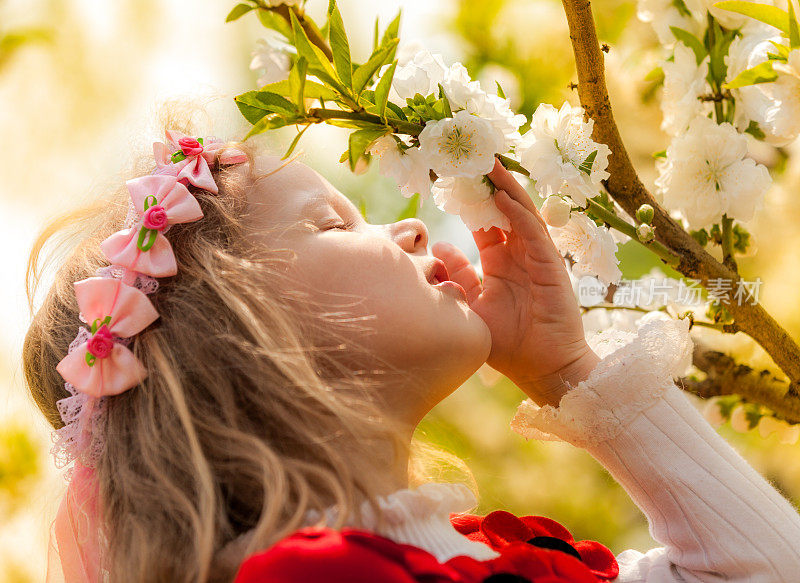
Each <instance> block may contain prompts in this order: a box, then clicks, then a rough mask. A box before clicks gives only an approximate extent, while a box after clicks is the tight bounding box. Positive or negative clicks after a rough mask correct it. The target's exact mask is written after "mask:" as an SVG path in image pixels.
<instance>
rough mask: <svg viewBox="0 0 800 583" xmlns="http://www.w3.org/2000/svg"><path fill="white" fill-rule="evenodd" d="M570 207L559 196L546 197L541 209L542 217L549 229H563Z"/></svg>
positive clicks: (567, 219)
mask: <svg viewBox="0 0 800 583" xmlns="http://www.w3.org/2000/svg"><path fill="white" fill-rule="evenodd" d="M571 208H572V206H571V205H570V204H569V203H568V202H567V201H566V200H564V199H563V198H561V197H560V196H548V197H547V198H546V199H545V201H544V204H543V205H542V208H541V213H542V217H543V218H544V222H546V223H547V224H548V225H550V226H551V227H559V228H560V227H563V226H565V225H566V224H567V222H568V221H569V213H570V209H571Z"/></svg>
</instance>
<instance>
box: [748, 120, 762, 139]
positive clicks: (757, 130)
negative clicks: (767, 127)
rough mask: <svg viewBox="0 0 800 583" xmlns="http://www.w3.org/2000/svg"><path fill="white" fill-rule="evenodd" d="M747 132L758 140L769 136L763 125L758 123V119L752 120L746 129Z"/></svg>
mask: <svg viewBox="0 0 800 583" xmlns="http://www.w3.org/2000/svg"><path fill="white" fill-rule="evenodd" d="M744 131H745V133H746V134H750V135H751V136H753V137H754V138H756V139H758V140H763V139H764V138H766V137H767V135H766V134H765V133H764V131H763V130H762V129H761V127H760V126H759V125H758V122H757V121H753V120H750V125H748V126H747V129H746V130H744Z"/></svg>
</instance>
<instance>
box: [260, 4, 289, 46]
mask: <svg viewBox="0 0 800 583" xmlns="http://www.w3.org/2000/svg"><path fill="white" fill-rule="evenodd" d="M256 14H257V16H258V20H260V21H261V24H262V25H263V26H264V28H269V29H271V30H276V31H278V32H279V33H281V34H282V35H283V36H285V37H286V38H287V39H291V38H292V37H293V36H294V33H293V32H292V25H291V24H290V23H288V22H286V19H285V18H282V17H281V16H279V15H278V14H277V13H275V12H273V11H272V10H266V9H264V8H259V9H258V12H256Z"/></svg>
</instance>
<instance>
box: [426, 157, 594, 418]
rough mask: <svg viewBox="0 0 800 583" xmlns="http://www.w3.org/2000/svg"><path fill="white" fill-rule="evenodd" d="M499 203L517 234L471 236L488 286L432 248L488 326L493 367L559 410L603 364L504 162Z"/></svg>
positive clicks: (557, 258) (544, 234)
mask: <svg viewBox="0 0 800 583" xmlns="http://www.w3.org/2000/svg"><path fill="white" fill-rule="evenodd" d="M489 178H490V179H491V180H492V182H493V183H494V184H495V186H496V187H497V191H496V193H495V203H496V204H497V207H498V208H499V209H500V211H501V212H502V213H503V214H504V215H505V216H506V217H508V219H509V221H510V223H511V229H512V230H511V231H510V232H506V231H504V230H502V229H499V228H497V227H492V228H491V229H490V230H489V231H488V232H487V231H483V230H478V231H474V232H473V233H472V236H473V238H474V239H475V243H476V244H477V246H478V251H479V252H480V260H481V266H482V267H483V283H481V280H480V278H479V277H478V274H477V272H476V271H475V268H473V267H472V265H471V264H470V263H469V260H468V259H467V257H466V255H465V254H464V253H463V252H462V251H461V250H460V249H458V248H457V247H455V246H454V245H452V244H450V243H446V242H437V243H436V244H434V245H433V247H432V248H431V252H432V253H433V255H434V256H436V257H438V258H439V259H441V260H442V261H444V263H445V265H446V266H447V270H448V272H449V274H450V278H451V279H452V280H453V281H455V282H456V283H458V284H460V285H461V286H462V287H463V288H464V290H465V291H466V292H467V301H468V303H469V305H470V307H471V308H472V309H473V310H474V311H475V312H477V314H478V315H479V316H481V318H483V320H484V321H485V322H486V324H487V325H488V326H489V330H490V332H491V334H492V350H491V353H490V355H489V358H488V359H487V361H486V362H487V364H489V366H491V367H492V368H494V369H496V370H498V371H500V372H501V373H503V374H504V375H506V376H507V377H508V378H509V379H511V380H512V381H513V382H514V383H515V384H516V385H517V386H519V387H520V388H521V389H522V390H523V391H525V393H526V394H527V395H528V396H529V397H530V398H531V399H533V400H534V401H536V402H537V403H538V404H540V405H542V404H544V403H551V404H553V405H557V404H558V401H559V400H560V398H561V395H562V394H563V393H564V392H565V391H566V386H565V384H564V383H565V381H566V382H570V383H572V384H573V385H574V384H577V383H578V382H580V381H581V380H583V379H585V378H586V377H587V376H588V374H589V372H591V370H592V369H593V368H594V367H595V365H596V364H597V362H598V358H597V356H596V355H595V354H594V352H592V350H591V349H590V348H589V346H588V345H587V344H586V340H585V337H584V333H583V323H582V321H581V315H580V310H579V308H578V303H577V301H576V300H575V296H574V294H573V291H572V284H571V283H570V279H569V275H568V274H567V270H566V267H565V265H564V260H563V259H562V257H561V255H560V254H559V252H558V250H557V249H556V247H555V245H554V244H553V241H552V239H551V238H550V234H549V233H548V231H547V226H546V224H545V222H544V219H543V218H542V216H541V215H540V214H539V211H538V210H537V209H536V207H535V206H534V204H533V201H532V200H531V198H530V196H528V193H527V192H526V191H525V189H524V188H523V187H522V186H521V185H520V184H519V183H518V182H517V181H516V180H515V179H514V177H513V176H512V175H511V173H510V172H508V170H506V169H505V168H504V167H503V166H502V165H501V164H500V162H499V161H496V162H495V167H494V169H493V170H492V172H491V173H490V174H489Z"/></svg>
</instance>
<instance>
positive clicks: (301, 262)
mask: <svg viewBox="0 0 800 583" xmlns="http://www.w3.org/2000/svg"><path fill="white" fill-rule="evenodd" d="M331 239H333V237H331ZM320 242H321V241H319V240H318V241H317V243H320ZM325 243H326V244H324V245H323V244H315V245H314V246H313V248H312V247H309V248H307V249H305V250H304V252H303V253H302V254H300V255H299V256H298V265H297V266H298V272H299V273H301V278H302V280H303V282H304V283H306V284H307V285H308V289H309V292H310V293H311V294H312V296H313V298H314V299H315V300H317V301H319V302H321V303H323V304H325V305H329V306H340V307H341V309H346V310H347V312H348V313H349V314H351V315H352V316H353V317H360V316H367V317H373V316H374V320H367V321H364V322H359V324H360V325H362V326H364V327H367V326H368V327H370V328H371V329H372V332H371V333H370V334H369V335H368V336H365V334H364V332H357V335H358V338H357V340H360V341H361V340H366V342H367V343H368V344H369V346H370V348H371V350H372V351H373V352H374V353H376V354H377V355H379V356H380V357H381V358H382V359H385V360H388V361H389V362H392V363H393V364H396V365H399V366H404V367H405V366H411V365H423V364H425V363H426V361H427V360H429V359H431V358H434V359H439V358H441V357H443V356H446V355H447V354H450V353H455V355H456V356H457V358H456V360H458V359H466V360H469V361H470V362H471V361H472V360H475V358H476V357H477V359H478V360H479V361H481V362H482V360H481V359H484V360H485V358H486V356H487V354H488V347H489V343H490V340H489V333H488V328H487V327H486V324H485V323H484V322H483V320H481V318H480V317H479V316H478V315H477V314H476V313H475V312H473V311H472V310H470V309H469V308H468V307H467V305H466V303H465V302H463V301H459V300H457V299H456V298H455V297H453V296H452V295H450V294H449V293H447V292H442V291H440V290H439V289H436V288H434V287H433V286H431V285H430V284H429V283H427V282H426V281H425V280H424V278H423V277H422V275H421V274H420V273H419V272H418V271H417V269H418V268H417V267H416V265H415V264H414V262H413V261H414V260H413V259H412V258H411V257H410V256H408V255H407V254H406V253H405V252H404V251H403V250H402V249H401V248H400V247H398V246H397V245H396V244H394V243H393V242H391V241H386V242H384V241H382V240H380V239H378V240H376V239H375V238H372V237H363V238H362V237H359V236H357V235H356V236H347V237H346V238H345V237H341V238H339V239H338V240H336V241H330V240H329V241H325ZM345 306H346V307H345ZM484 353H487V354H484ZM478 364H480V362H478ZM470 366H471V365H470Z"/></svg>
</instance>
